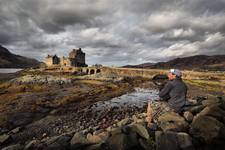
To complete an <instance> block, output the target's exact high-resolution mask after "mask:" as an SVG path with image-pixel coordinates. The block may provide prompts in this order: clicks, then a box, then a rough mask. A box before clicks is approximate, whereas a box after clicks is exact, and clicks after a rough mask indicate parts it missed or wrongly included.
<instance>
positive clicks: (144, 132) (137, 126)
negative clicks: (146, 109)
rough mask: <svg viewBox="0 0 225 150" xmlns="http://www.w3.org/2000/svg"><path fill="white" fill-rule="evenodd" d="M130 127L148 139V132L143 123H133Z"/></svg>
mask: <svg viewBox="0 0 225 150" xmlns="http://www.w3.org/2000/svg"><path fill="white" fill-rule="evenodd" d="M131 127H132V130H133V131H134V132H136V133H137V134H138V135H140V136H141V137H143V138H145V139H149V137H150V136H149V134H148V131H147V129H146V128H145V127H144V126H143V125H141V124H133V125H132V126H131Z"/></svg>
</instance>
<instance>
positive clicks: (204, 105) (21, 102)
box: [0, 74, 225, 150]
mask: <svg viewBox="0 0 225 150" xmlns="http://www.w3.org/2000/svg"><path fill="white" fill-rule="evenodd" d="M137 86H140V87H143V88H144V89H146V88H150V87H151V88H152V89H153V90H154V89H155V88H156V87H154V84H153V83H152V82H150V81H149V79H143V78H140V77H137V78H129V77H118V76H116V75H102V74H98V75H91V76H86V77H85V76H83V77H80V78H79V77H78V78H77V77H76V78H74V77H72V78H71V77H70V76H53V75H25V76H21V77H17V78H15V79H12V80H10V81H8V82H7V83H4V84H1V85H0V89H1V91H2V92H1V93H0V98H1V99H2V100H1V101H0V104H1V105H0V112H1V113H2V114H1V116H0V148H1V149H3V150H20V149H26V150H29V149H40V150H41V149H66V150H67V149H68V150H70V149H86V150H95V149H96V150H97V149H100V150H101V149H102V150H106V149H112V150H114V149H118V150H127V149H135V150H136V149H143V150H145V149H146V150H148V149H151V150H152V149H156V150H164V149H171V150H193V149H196V150H198V149H200V150H210V149H212V148H213V149H215V150H216V149H218V150H219V149H223V148H224V147H225V144H224V143H223V141H224V139H225V125H224V124H225V117H224V116H225V98H224V97H223V96H220V97H217V96H214V95H209V94H207V93H203V95H206V96H205V97H203V96H197V97H196V96H193V95H192V97H190V96H189V106H188V107H187V110H188V111H187V112H185V113H184V114H183V115H179V114H176V113H172V112H171V113H167V114H164V115H162V116H160V117H159V119H158V121H157V122H154V123H152V124H148V123H147V122H146V115H147V114H146V109H147V104H146V103H144V102H143V104H142V105H140V106H137V105H136V104H132V105H128V103H124V107H118V106H117V105H114V107H106V108H105V109H103V110H101V111H100V112H99V111H98V110H97V108H98V105H100V106H101V105H104V106H107V105H109V99H112V98H114V97H118V96H120V95H124V94H126V93H129V92H133V91H134V87H137ZM147 92H150V91H147ZM154 94H155V93H154V92H153V95H154ZM192 94H193V93H192ZM128 95H129V94H128ZM197 95H200V94H199V93H198V92H197ZM118 98H119V99H118V100H115V101H114V103H115V104H116V103H117V102H118V101H120V100H121V99H120V97H118ZM126 98H127V99H129V101H130V102H131V101H132V99H130V97H129V96H128V97H126ZM134 99H136V100H140V97H135V95H134ZM154 99H157V98H156V97H154V96H153V97H152V100H154ZM4 100H6V101H4ZM98 102H99V104H98ZM153 104H154V103H153ZM155 104H156V103H155ZM157 104H159V103H157ZM95 109H96V110H95Z"/></svg>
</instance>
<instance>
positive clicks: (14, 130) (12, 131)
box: [10, 127, 22, 134]
mask: <svg viewBox="0 0 225 150" xmlns="http://www.w3.org/2000/svg"><path fill="white" fill-rule="evenodd" d="M21 129H22V128H21V127H17V128H15V129H13V130H11V131H10V133H11V134H16V133H18V132H20V131H21Z"/></svg>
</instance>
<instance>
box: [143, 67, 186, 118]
mask: <svg viewBox="0 0 225 150" xmlns="http://www.w3.org/2000/svg"><path fill="white" fill-rule="evenodd" d="M181 77H182V73H181V71H180V70H178V69H170V71H169V73H168V79H169V81H168V82H167V83H166V85H165V86H164V87H163V88H162V90H160V92H159V97H160V102H159V101H158V102H157V101H150V102H149V104H148V110H147V115H148V117H147V120H148V122H151V120H152V119H153V120H154V121H157V119H158V117H159V116H160V115H162V114H164V113H166V112H169V111H174V112H176V113H182V112H183V107H184V106H185V103H186V95H187V86H186V84H185V83H184V82H183V81H182V78H181Z"/></svg>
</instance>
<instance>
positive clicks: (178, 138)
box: [155, 131, 194, 150]
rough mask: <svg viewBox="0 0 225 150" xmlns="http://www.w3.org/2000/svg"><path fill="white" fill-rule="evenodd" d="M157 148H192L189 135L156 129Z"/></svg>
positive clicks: (188, 149)
mask: <svg viewBox="0 0 225 150" xmlns="http://www.w3.org/2000/svg"><path fill="white" fill-rule="evenodd" d="M155 139H156V149H157V150H165V149H166V150H194V147H193V144H192V140H191V137H190V136H189V135H188V134H187V133H182V132H179V133H177V132H171V131H167V132H162V131H156V133H155Z"/></svg>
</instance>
